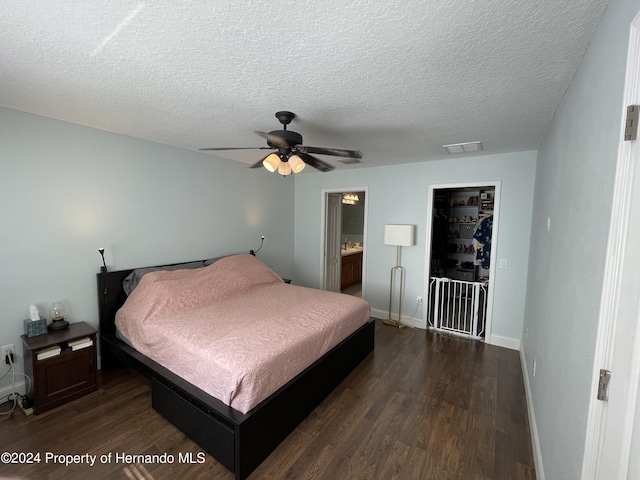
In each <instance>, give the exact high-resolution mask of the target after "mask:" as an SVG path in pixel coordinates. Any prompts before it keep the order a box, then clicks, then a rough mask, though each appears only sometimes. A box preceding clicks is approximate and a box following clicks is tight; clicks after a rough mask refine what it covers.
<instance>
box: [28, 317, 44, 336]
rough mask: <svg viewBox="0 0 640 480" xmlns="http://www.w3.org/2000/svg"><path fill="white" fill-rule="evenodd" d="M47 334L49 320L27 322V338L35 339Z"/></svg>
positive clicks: (41, 318) (41, 319)
mask: <svg viewBox="0 0 640 480" xmlns="http://www.w3.org/2000/svg"><path fill="white" fill-rule="evenodd" d="M44 333H47V319H46V318H43V317H40V320H29V319H27V320H25V321H24V334H25V335H26V336H27V337H35V336H37V335H42V334H44Z"/></svg>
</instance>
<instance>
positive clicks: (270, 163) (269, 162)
mask: <svg viewBox="0 0 640 480" xmlns="http://www.w3.org/2000/svg"><path fill="white" fill-rule="evenodd" d="M281 163H282V162H281V161H280V157H279V156H278V155H277V154H275V153H272V154H270V155H269V156H267V158H265V159H264V160H263V161H262V165H263V166H264V168H266V169H267V170H269V171H270V172H272V173H273V172H275V171H276V170H278V167H279V166H280V164H281Z"/></svg>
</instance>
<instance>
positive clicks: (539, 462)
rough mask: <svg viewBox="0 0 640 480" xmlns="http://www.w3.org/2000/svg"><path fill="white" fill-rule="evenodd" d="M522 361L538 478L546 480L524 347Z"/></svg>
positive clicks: (521, 351) (521, 355) (521, 353)
mask: <svg viewBox="0 0 640 480" xmlns="http://www.w3.org/2000/svg"><path fill="white" fill-rule="evenodd" d="M520 363H521V364H522V376H523V378H524V391H525V394H526V397H527V412H528V413H529V429H530V430H531V446H532V448H533V462H534V464H535V467H536V478H537V479H538V480H545V478H544V465H543V463H542V452H541V451H540V437H538V424H537V423H536V412H535V410H534V409H533V397H532V396H531V385H530V384H529V371H528V370H527V361H526V359H525V357H524V351H523V350H522V348H520Z"/></svg>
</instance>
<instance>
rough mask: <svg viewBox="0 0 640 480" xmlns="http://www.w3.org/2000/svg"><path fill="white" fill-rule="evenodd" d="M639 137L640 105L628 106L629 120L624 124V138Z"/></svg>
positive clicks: (626, 139)
mask: <svg viewBox="0 0 640 480" xmlns="http://www.w3.org/2000/svg"><path fill="white" fill-rule="evenodd" d="M637 137H638V105H629V106H628V107H627V120H626V121H625V126H624V140H625V141H628V140H635V139H636V138H637Z"/></svg>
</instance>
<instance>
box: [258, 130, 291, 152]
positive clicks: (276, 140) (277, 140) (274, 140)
mask: <svg viewBox="0 0 640 480" xmlns="http://www.w3.org/2000/svg"><path fill="white" fill-rule="evenodd" d="M255 133H257V134H258V135H260V136H261V137H263V138H266V139H267V142H269V143H270V144H271V145H275V146H276V147H285V148H288V147H289V144H288V143H287V141H286V140H285V139H284V138H281V137H278V136H277V135H272V134H271V133H267V132H258V131H257V130H256V132H255Z"/></svg>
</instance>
